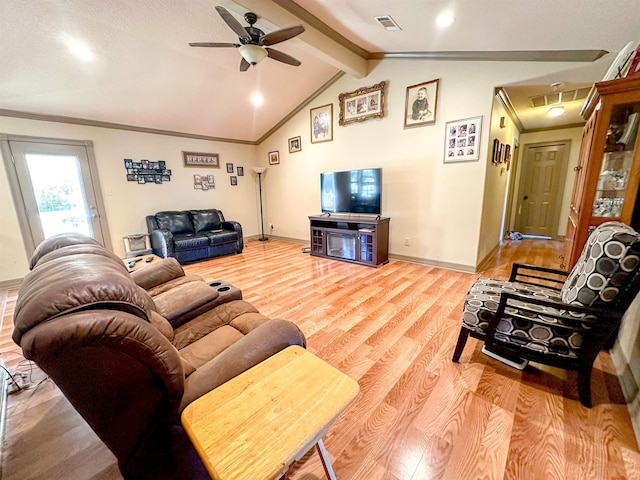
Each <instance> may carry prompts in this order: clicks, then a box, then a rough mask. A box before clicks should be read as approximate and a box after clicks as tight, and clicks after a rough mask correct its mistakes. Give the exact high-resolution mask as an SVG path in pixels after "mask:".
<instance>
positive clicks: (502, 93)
mask: <svg viewBox="0 0 640 480" xmlns="http://www.w3.org/2000/svg"><path fill="white" fill-rule="evenodd" d="M496 98H497V99H498V101H499V102H500V103H501V104H502V106H503V107H504V109H505V110H506V112H507V115H509V118H510V119H511V121H512V122H513V123H514V124H515V126H516V128H517V129H518V131H519V132H521V133H522V132H523V131H524V126H523V125H522V122H521V121H520V117H518V114H517V113H516V109H515V108H513V103H512V102H511V98H509V94H508V93H507V91H506V90H505V89H504V88H499V89H498V91H497V92H496Z"/></svg>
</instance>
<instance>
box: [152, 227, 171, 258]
mask: <svg viewBox="0 0 640 480" xmlns="http://www.w3.org/2000/svg"><path fill="white" fill-rule="evenodd" d="M151 248H152V249H153V253H154V254H155V255H157V256H159V257H160V258H167V257H174V256H175V246H174V244H173V233H171V231H170V230H169V229H167V228H161V229H159V230H153V231H152V232H151Z"/></svg>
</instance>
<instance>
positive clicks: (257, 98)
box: [251, 92, 264, 107]
mask: <svg viewBox="0 0 640 480" xmlns="http://www.w3.org/2000/svg"><path fill="white" fill-rule="evenodd" d="M251 103H253V106H254V107H259V106H261V105H262V104H263V103H264V97H263V96H262V94H261V93H260V92H253V94H252V95H251Z"/></svg>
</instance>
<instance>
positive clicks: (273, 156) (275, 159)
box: [269, 150, 280, 165]
mask: <svg viewBox="0 0 640 480" xmlns="http://www.w3.org/2000/svg"><path fill="white" fill-rule="evenodd" d="M279 163H280V154H279V153H278V151H277V150H276V151H275V152H269V165H277V164H279Z"/></svg>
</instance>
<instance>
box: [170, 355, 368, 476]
mask: <svg viewBox="0 0 640 480" xmlns="http://www.w3.org/2000/svg"><path fill="white" fill-rule="evenodd" d="M359 391H360V387H359V385H358V383H357V382H356V381H355V380H353V379H351V378H349V377H348V376H347V375H345V374H344V373H342V372H340V371H339V370H337V369H336V368H334V367H332V366H331V365H329V364H328V363H326V362H325V361H323V360H321V359H319V358H318V357H316V356H315V355H313V354H312V353H310V352H308V351H307V350H305V349H304V348H301V347H297V346H293V347H289V348H286V349H285V350H282V351H281V352H279V353H277V354H276V355H274V356H273V357H270V358H268V359H267V360H265V361H263V362H261V363H259V364H258V365H256V366H255V367H253V368H251V369H249V370H247V371H246V372H244V373H242V374H240V375H238V376H237V377H235V378H233V379H231V380H229V381H228V382H226V383H224V384H222V385H221V386H220V387H218V388H216V389H215V390H212V391H211V392H209V393H207V394H206V395H204V396H202V397H200V398H199V399H197V400H195V401H194V402H193V403H191V404H189V405H188V406H187V407H186V408H185V409H184V411H183V412H182V425H183V426H184V428H185V430H186V431H187V434H188V435H189V438H190V439H191V441H192V442H193V444H194V446H195V448H196V450H197V452H198V454H199V455H200V457H201V458H202V460H203V462H204V465H205V466H206V468H207V471H208V472H209V474H210V475H211V477H212V478H213V479H215V480H241V479H242V480H275V479H278V478H280V477H281V476H282V475H284V474H285V473H286V471H287V470H288V468H289V466H290V465H291V464H292V463H293V462H295V461H297V460H299V459H300V458H302V457H303V456H304V454H305V453H306V452H307V451H309V449H310V448H312V447H313V446H314V445H316V448H317V450H318V453H319V455H320V459H321V460H322V464H323V466H324V469H325V472H326V474H327V477H328V478H330V479H335V478H336V477H335V474H334V473H333V469H332V467H331V461H330V459H329V456H328V455H327V452H326V450H325V448H324V444H323V442H322V437H323V436H324V434H325V433H326V431H327V429H328V428H329V425H330V424H331V422H332V421H333V420H335V419H336V418H337V417H338V416H339V415H340V414H341V413H342V412H343V411H344V410H345V409H346V408H347V407H348V406H349V405H350V404H351V402H353V401H354V400H355V398H356V397H357V396H358V392H359Z"/></svg>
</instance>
